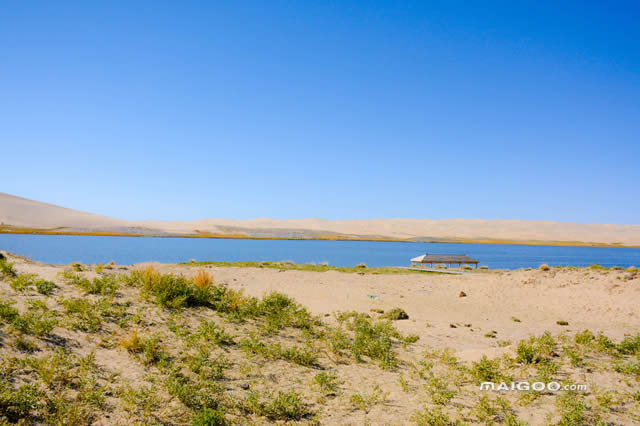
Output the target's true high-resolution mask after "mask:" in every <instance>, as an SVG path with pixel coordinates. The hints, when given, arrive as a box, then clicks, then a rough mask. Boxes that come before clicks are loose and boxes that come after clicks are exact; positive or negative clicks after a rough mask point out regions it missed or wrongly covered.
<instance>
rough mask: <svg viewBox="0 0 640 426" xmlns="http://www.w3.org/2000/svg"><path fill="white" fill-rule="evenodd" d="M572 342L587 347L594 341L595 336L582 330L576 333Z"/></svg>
mask: <svg viewBox="0 0 640 426" xmlns="http://www.w3.org/2000/svg"><path fill="white" fill-rule="evenodd" d="M574 340H575V342H576V343H577V344H579V345H589V344H591V342H593V341H594V340H595V336H594V335H593V333H592V332H591V331H589V330H584V331H582V332H580V333H576V335H575V337H574Z"/></svg>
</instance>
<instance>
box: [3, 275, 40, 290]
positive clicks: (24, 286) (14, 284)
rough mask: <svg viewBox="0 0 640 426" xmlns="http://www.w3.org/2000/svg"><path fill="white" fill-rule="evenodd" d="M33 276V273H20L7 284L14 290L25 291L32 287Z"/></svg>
mask: <svg viewBox="0 0 640 426" xmlns="http://www.w3.org/2000/svg"><path fill="white" fill-rule="evenodd" d="M35 277H36V275H35V274H20V275H17V276H16V277H15V278H13V279H12V280H11V282H10V283H9V285H10V286H11V288H12V289H14V290H15V291H18V292H25V291H27V290H29V289H30V288H31V287H32V285H33V280H34V279H35Z"/></svg>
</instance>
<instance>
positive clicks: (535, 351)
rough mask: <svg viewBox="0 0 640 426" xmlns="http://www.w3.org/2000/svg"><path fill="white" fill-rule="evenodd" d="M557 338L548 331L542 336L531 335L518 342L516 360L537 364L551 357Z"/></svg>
mask: <svg viewBox="0 0 640 426" xmlns="http://www.w3.org/2000/svg"><path fill="white" fill-rule="evenodd" d="M555 344H556V343H555V340H554V339H553V337H552V336H551V333H549V332H548V331H547V332H545V333H544V334H543V335H542V336H540V337H531V338H529V340H523V341H521V342H520V343H518V347H517V348H516V353H517V357H516V361H517V362H521V363H524V364H535V363H538V362H540V361H542V360H543V359H545V358H547V357H549V356H550V355H551V353H552V352H553V348H554V346H555Z"/></svg>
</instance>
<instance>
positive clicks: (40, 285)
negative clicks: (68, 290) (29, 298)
mask: <svg viewBox="0 0 640 426" xmlns="http://www.w3.org/2000/svg"><path fill="white" fill-rule="evenodd" d="M34 284H35V286H36V290H38V293H40V294H43V295H45V296H50V295H51V294H52V293H53V290H55V289H56V288H58V286H57V285H55V283H53V282H51V281H47V280H42V279H40V280H36V281H35V283H34Z"/></svg>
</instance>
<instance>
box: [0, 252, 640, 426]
mask: <svg viewBox="0 0 640 426" xmlns="http://www.w3.org/2000/svg"><path fill="white" fill-rule="evenodd" d="M10 260H12V261H14V262H15V263H16V269H17V271H18V272H19V273H21V274H24V273H33V274H37V275H38V276H40V277H43V278H46V279H50V280H54V281H56V283H57V284H58V285H59V286H60V289H59V290H58V294H56V295H55V297H56V298H57V297H60V296H64V297H69V296H79V295H81V292H79V291H78V289H77V288H75V287H73V286H70V285H68V284H63V283H61V282H60V279H59V277H58V275H57V274H58V273H59V272H61V271H63V270H64V269H68V265H67V266H64V265H61V266H55V265H45V264H41V263H38V262H31V261H29V260H26V259H22V258H17V257H10ZM149 266H153V267H154V268H155V269H156V270H159V271H161V272H171V273H176V274H181V275H185V276H187V277H191V276H193V274H194V273H195V272H196V271H198V270H200V269H203V268H204V269H205V270H207V271H208V272H210V273H212V274H213V276H214V277H215V282H216V283H218V284H224V285H227V286H228V287H230V288H233V289H238V290H239V289H242V290H243V291H244V292H245V293H246V294H248V295H254V296H263V295H265V294H266V293H269V292H271V291H278V292H282V293H284V294H287V295H289V296H291V297H293V298H294V299H296V300H297V301H298V302H299V303H300V304H302V305H303V306H305V307H307V308H308V309H309V310H310V311H311V312H312V313H314V314H317V315H318V316H319V317H320V318H322V319H323V320H324V321H326V322H328V323H330V324H335V323H336V321H335V318H334V316H333V315H331V314H333V313H335V312H339V311H353V310H355V311H359V312H364V313H369V314H370V315H372V316H374V317H375V316H376V315H377V314H373V313H371V309H383V310H385V311H388V310H389V309H391V308H394V307H400V308H402V309H404V310H405V311H406V312H407V313H408V315H409V319H408V320H401V321H394V323H393V324H394V326H395V327H397V328H398V329H399V330H400V331H401V332H402V333H403V334H417V335H418V336H419V337H420V339H419V340H418V341H417V342H416V343H413V344H411V345H408V346H407V347H406V348H404V349H400V348H398V349H397V350H398V351H399V356H400V360H401V363H402V368H401V369H400V370H395V371H393V370H392V371H384V370H381V369H380V368H378V367H377V366H376V365H374V364H370V363H362V364H360V363H355V364H354V363H347V364H342V363H337V364H336V363H333V362H330V361H329V360H327V359H324V358H323V361H322V369H323V370H314V369H308V368H303V367H300V366H295V365H292V364H291V363H288V362H285V361H283V360H275V361H268V362H265V361H264V360H260V359H259V358H249V361H247V358H245V357H243V356H240V355H237V353H233V352H232V353H229V354H228V356H229V357H230V359H231V360H232V365H234V366H236V367H234V368H235V370H232V371H231V370H230V372H229V373H228V377H227V378H226V379H225V380H226V382H225V383H227V384H226V385H225V386H226V388H227V390H228V391H229V392H232V393H233V392H238V393H241V392H244V391H242V390H239V389H237V386H239V385H240V384H241V383H250V384H251V386H252V389H257V390H258V391H261V390H264V391H274V392H275V391H276V390H289V389H295V390H296V391H297V392H299V393H300V395H302V396H303V398H304V399H305V400H306V401H311V402H310V403H311V404H312V405H311V406H312V409H313V410H314V411H315V412H316V413H319V414H318V417H317V420H318V421H319V422H320V423H322V424H354V425H356V424H380V425H382V424H408V423H410V418H411V417H412V415H413V414H414V413H415V412H416V411H417V410H418V409H420V408H421V407H424V406H425V404H426V406H433V405H432V404H431V405H430V401H431V400H430V399H429V398H430V397H429V396H428V393H427V391H426V390H425V389H427V387H426V386H427V385H428V383H429V380H428V379H424V378H420V377H418V376H417V375H416V371H417V370H412V369H411V368H410V366H411V365H417V366H419V365H422V364H420V362H421V361H422V362H424V360H425V359H429V358H425V355H424V353H425V351H427V352H426V353H429V352H431V353H433V351H434V350H442V349H445V348H451V349H452V350H453V353H454V354H455V355H456V356H457V357H458V358H459V359H460V360H461V362H462V364H461V365H467V366H471V365H472V362H474V361H478V360H480V359H481V358H482V357H483V356H487V357H488V358H489V359H497V358H499V357H502V356H504V355H511V356H513V355H514V352H515V345H516V343H517V342H518V341H519V340H521V339H526V338H528V337H529V336H532V335H536V336H539V335H541V334H542V333H544V332H545V331H551V333H552V334H553V335H554V336H561V335H568V336H573V334H575V333H576V332H579V331H582V330H584V329H589V330H591V331H593V332H594V333H597V332H603V333H605V334H606V335H608V336H610V337H611V338H612V339H613V340H614V341H620V340H621V339H622V338H623V337H624V336H626V335H630V334H635V333H637V332H638V331H639V330H640V314H639V312H638V309H637V307H638V302H640V274H639V273H637V272H626V271H618V270H615V271H599V270H589V269H584V268H582V269H576V270H572V269H552V270H550V271H540V270H530V271H524V270H520V271H506V272H499V271H496V272H494V271H489V272H474V273H469V274H466V275H458V276H456V275H434V274H427V273H425V274H397V275H373V274H364V275H360V274H356V273H353V274H350V273H341V272H334V271H330V272H308V271H293V270H278V269H261V268H240V267H212V266H205V267H199V266H191V265H167V264H159V263H152V264H149V263H146V264H139V265H130V266H124V267H118V266H115V267H114V269H113V270H110V271H109V273H113V272H116V273H120V272H129V271H131V270H132V269H145V268H147V267H149ZM93 269H94V268H93V267H88V268H87V267H85V271H86V272H83V275H85V276H87V277H89V278H91V277H94V276H97V274H96V273H95V272H94V271H93ZM461 292H464V293H465V294H466V296H464V297H461ZM0 296H2V297H10V298H11V299H12V300H16V301H17V305H16V306H19V307H21V308H24V306H25V305H26V303H25V301H26V296H24V295H23V294H18V293H16V292H15V291H13V290H12V289H11V288H9V286H8V284H7V283H6V282H5V283H0ZM31 297H38V296H37V295H35V296H34V295H33V294H32V296H31ZM119 297H120V298H121V299H122V300H123V301H124V300H129V301H130V303H132V305H131V307H130V311H132V312H146V314H145V318H144V320H143V324H146V325H144V328H143V329H145V330H147V332H151V331H153V332H154V333H160V335H161V336H164V337H163V338H162V342H163V343H162V344H163V345H166V346H172V345H177V343H176V342H175V341H172V340H171V339H172V337H171V336H173V334H172V333H171V332H169V330H168V329H167V328H166V325H165V324H166V323H167V321H169V320H170V319H171V317H170V316H169V315H168V314H167V312H164V311H163V310H162V309H159V308H158V307H155V305H149V303H148V302H145V301H143V300H142V299H140V298H139V297H138V296H137V295H136V294H134V292H133V291H132V290H131V289H124V290H122V294H121V295H120V296H119ZM138 309H144V310H142V311H139V310H138ZM180 318H182V320H183V321H184V323H183V326H184V327H192V328H193V329H196V328H197V324H198V321H199V320H200V319H206V318H214V319H216V321H218V320H219V318H218V317H216V316H215V314H214V313H213V312H209V311H200V310H197V311H194V312H193V313H189V312H186V313H183V314H182V316H178V317H175V318H174V319H173V320H172V321H174V320H180ZM514 318H517V319H518V320H519V322H516V321H514ZM559 320H564V321H567V322H568V323H569V325H568V326H560V325H558V324H557V323H556V322H557V321H559ZM189 324H191V325H189ZM224 326H225V327H227V328H228V329H229V327H230V328H231V331H232V333H236V334H238V333H241V332H242V331H241V329H240V328H237V327H236V326H235V325H233V324H232V323H224ZM452 326H455V328H454V327H452ZM115 330H116V331H114V332H113V333H115V334H114V335H115V336H116V337H117V336H118V333H119V332H118V331H117V328H116V329H115ZM55 332H56V333H58V334H59V335H61V336H64V338H65V339H67V340H68V341H69V342H71V343H72V344H70V346H71V347H73V348H74V349H73V350H74V351H76V352H78V353H79V354H81V355H86V354H88V353H89V352H91V351H95V352H96V359H97V363H98V364H99V365H100V366H101V367H102V368H105V369H106V370H107V371H108V372H117V373H120V376H118V377H121V378H122V379H121V380H123V381H126V383H128V384H129V385H131V386H134V387H135V386H141V385H142V384H144V383H146V381H147V380H150V377H151V378H152V377H153V375H154V374H155V373H154V369H153V367H144V366H143V365H141V364H140V363H138V362H135V357H134V356H132V355H131V354H127V352H126V351H124V350H123V349H122V348H118V347H113V346H109V345H108V344H107V343H105V341H107V342H108V341H109V339H112V338H113V337H109V333H106V334H104V335H103V336H102V337H101V338H98V337H97V336H96V337H92V336H91V335H83V334H82V333H77V332H70V331H69V330H67V329H56V330H55ZM490 332H495V333H494V334H495V337H487V333H490ZM100 339H102V341H100ZM173 339H175V337H173ZM283 339H284V340H281V341H282V342H283V343H285V344H290V343H291V341H292V340H291V338H290V337H286V336H283ZM570 340H571V339H570ZM7 350H8V347H5V348H4V349H2V350H0V353H3V354H5V355H6V354H7V352H6V351H7ZM3 351H4V352H3ZM181 356H183V357H184V356H185V355H181ZM431 359H432V360H433V359H434V358H431ZM436 359H437V358H436ZM558 359H559V360H560V359H562V360H564V361H563V362H565V364H566V362H568V361H566V359H565V355H562V358H558ZM435 362H436V367H434V370H433V371H436V372H438V373H437V374H439V375H441V377H449V376H447V375H449V374H453V373H452V370H450V369H447V367H444V366H443V365H441V364H438V362H437V361H435ZM588 362H589V364H588V366H589V368H587V369H585V368H586V367H585V368H583V369H573V370H572V367H570V366H569V367H567V366H566V365H565V366H563V371H562V373H561V375H562V377H564V380H569V379H573V380H574V381H579V382H580V383H586V384H587V385H588V386H590V391H589V393H588V398H591V399H590V401H595V400H596V396H597V395H602V392H605V391H606V392H612V395H615V398H614V400H615V401H616V402H615V403H614V404H613V406H614V408H611V409H607V410H605V409H601V408H598V410H600V411H598V413H600V414H599V415H600V416H601V418H604V419H609V420H611V421H612V422H613V424H634V423H635V421H637V420H640V404H638V403H634V402H633V400H632V397H631V395H632V394H633V392H638V391H639V390H640V383H639V382H638V381H637V379H636V380H635V381H634V379H629V378H628V376H622V375H621V374H618V373H614V372H612V371H610V370H607V369H606V368H610V365H609V364H607V363H609V362H610V361H607V360H605V361H603V360H598V358H597V357H591V358H589V361H588ZM602 362H604V363H605V364H604V365H609V367H602V365H603V364H602ZM598 363H600V364H598ZM318 371H333V372H335V373H336V374H337V375H338V377H339V378H340V386H339V391H338V392H337V393H333V394H329V396H319V395H318V394H317V392H316V391H314V390H312V389H313V387H312V386H311V387H310V383H312V379H313V377H314V375H315V374H317V373H318ZM524 371H525V372H527V371H528V372H529V373H528V374H530V375H531V374H533V373H532V372H531V371H532V370H531V368H530V369H529V370H527V369H525V370H524ZM533 371H534V372H535V369H534V370H533ZM585 371H587V372H589V373H585ZM225 374H227V373H225ZM451 377H452V379H451V380H454V383H455V380H456V379H454V378H453V376H451ZM119 380H120V379H119ZM402 380H406V382H407V384H406V386H404V389H403V386H401V384H400V382H401V381H402ZM375 386H379V388H380V389H381V392H382V395H384V397H383V400H382V401H379V402H376V403H374V404H373V405H372V406H371V407H370V408H369V409H368V410H367V411H363V410H359V409H357V408H354V404H353V402H352V396H353V395H354V394H356V393H361V394H363V395H366V394H368V393H371V392H372V389H374V387H375ZM460 386H461V387H460V388H459V389H458V388H455V387H454V389H457V390H458V391H459V394H458V395H457V396H456V397H455V398H454V399H453V400H452V403H451V404H448V405H445V406H443V407H445V408H444V410H445V412H447V413H449V415H450V416H452V418H455V417H460V416H462V418H463V419H464V420H465V422H468V423H472V424H475V423H479V420H478V418H477V417H474V416H475V414H474V413H475V412H474V411H473V407H474V405H475V404H477V403H478V400H477V398H479V396H480V395H481V393H479V392H478V391H477V387H476V386H475V385H473V384H470V383H469V382H467V383H466V384H464V385H460ZM463 388H464V389H466V390H465V391H463ZM465 392H466V393H465ZM494 396H495V395H491V398H494ZM516 396H517V395H516ZM516 396H514V395H513V394H510V395H505V397H507V398H508V399H509V398H510V401H511V404H512V405H513V406H514V407H515V409H516V412H517V415H518V416H519V417H520V419H522V420H524V421H527V422H528V423H529V424H548V423H549V422H551V423H553V422H554V421H557V420H558V418H557V411H556V410H557V401H556V400H555V399H554V398H555V397H554V395H545V396H542V397H540V398H538V399H536V400H534V401H533V402H532V403H527V404H524V403H522V404H521V403H518V400H517V398H516ZM164 397H165V398H167V401H173V402H172V403H171V404H169V405H167V407H166V408H164V409H162V410H160V409H159V411H158V412H157V413H156V414H157V415H158V416H159V418H165V419H169V420H167V421H168V423H172V421H171V419H173V418H176V417H172V416H176V415H177V414H176V410H177V409H176V408H175V400H171V399H170V397H169V396H167V395H165V396H164ZM109 401H111V400H109ZM313 401H315V402H313ZM110 403H112V404H114V407H119V405H118V404H119V403H117V402H116V400H115V399H114V400H113V401H112V402H110ZM593 404H596V403H595V402H593ZM596 405H597V404H596ZM598 407H599V406H598ZM109 416H110V417H108V418H101V420H100V421H98V423H102V424H108V423H111V422H114V421H115V422H120V421H122V422H130V421H133V420H132V419H134V418H135V416H134V417H127V416H133V414H131V413H128V414H127V413H125V412H123V411H121V410H120V409H119V408H118V409H115V410H114V412H113V413H111V414H110V415H109ZM163 416H164V417H163ZM234 419H235V420H237V421H245V422H246V421H248V422H250V423H268V422H267V421H265V419H264V418H260V417H255V416H254V417H248V418H245V419H244V420H242V419H241V418H240V419H239V418H237V417H236V418H234ZM503 420H504V419H503Z"/></svg>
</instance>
